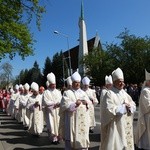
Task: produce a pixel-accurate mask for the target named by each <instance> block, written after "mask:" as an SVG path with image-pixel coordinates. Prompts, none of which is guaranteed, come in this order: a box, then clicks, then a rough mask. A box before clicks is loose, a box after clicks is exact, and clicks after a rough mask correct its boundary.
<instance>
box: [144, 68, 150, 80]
mask: <svg viewBox="0 0 150 150" xmlns="http://www.w3.org/2000/svg"><path fill="white" fill-rule="evenodd" d="M145 80H146V81H148V80H150V73H149V72H147V70H146V69H145Z"/></svg>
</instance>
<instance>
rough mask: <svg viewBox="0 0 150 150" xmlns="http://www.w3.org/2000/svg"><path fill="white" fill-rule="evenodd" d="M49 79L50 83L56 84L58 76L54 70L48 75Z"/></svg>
mask: <svg viewBox="0 0 150 150" xmlns="http://www.w3.org/2000/svg"><path fill="white" fill-rule="evenodd" d="M47 81H49V83H50V84H56V77H55V75H54V74H53V73H52V72H51V73H49V74H48V75H47Z"/></svg>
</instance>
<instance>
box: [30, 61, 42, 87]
mask: <svg viewBox="0 0 150 150" xmlns="http://www.w3.org/2000/svg"><path fill="white" fill-rule="evenodd" d="M30 79H31V82H36V83H37V84H38V85H39V86H41V85H42V79H43V78H42V74H41V70H40V68H39V65H38V63H37V61H35V62H34V64H33V68H31V76H30Z"/></svg>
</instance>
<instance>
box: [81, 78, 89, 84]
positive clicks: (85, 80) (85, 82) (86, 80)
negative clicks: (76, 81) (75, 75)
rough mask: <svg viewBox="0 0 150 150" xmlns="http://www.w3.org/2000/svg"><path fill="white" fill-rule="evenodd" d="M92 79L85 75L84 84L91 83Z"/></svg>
mask: <svg viewBox="0 0 150 150" xmlns="http://www.w3.org/2000/svg"><path fill="white" fill-rule="evenodd" d="M90 81H91V80H90V79H89V78H88V77H84V78H83V79H82V84H83V85H90Z"/></svg>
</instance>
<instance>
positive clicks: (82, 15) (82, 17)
mask: <svg viewBox="0 0 150 150" xmlns="http://www.w3.org/2000/svg"><path fill="white" fill-rule="evenodd" d="M80 19H81V20H84V10H83V0H82V1H81V16H80Z"/></svg>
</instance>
